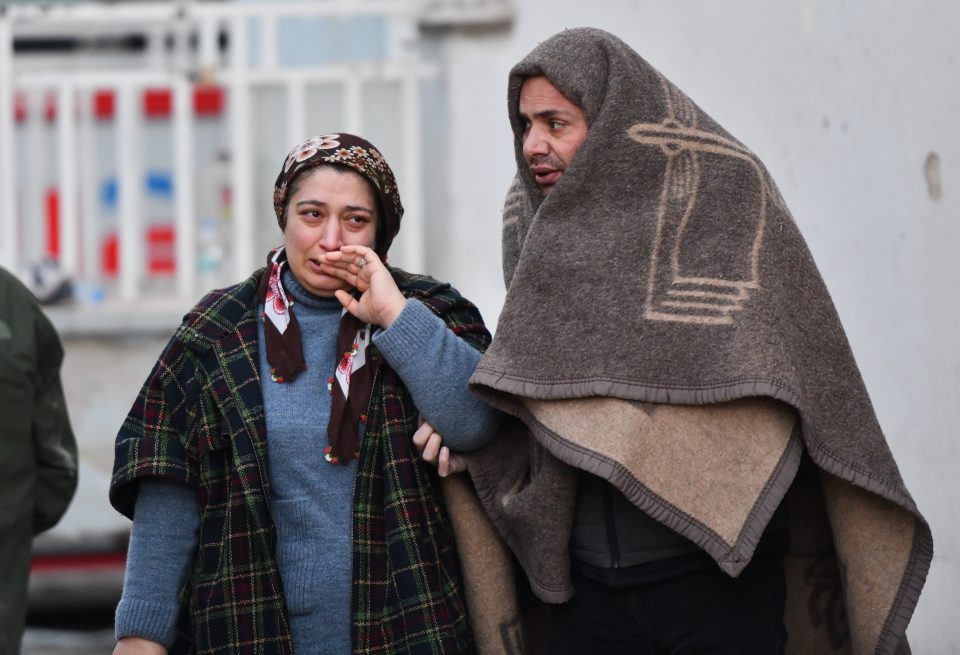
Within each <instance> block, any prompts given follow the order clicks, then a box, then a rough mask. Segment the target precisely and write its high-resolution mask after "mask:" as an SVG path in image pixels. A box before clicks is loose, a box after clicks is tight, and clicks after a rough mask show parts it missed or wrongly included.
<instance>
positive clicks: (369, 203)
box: [283, 166, 378, 296]
mask: <svg viewBox="0 0 960 655" xmlns="http://www.w3.org/2000/svg"><path fill="white" fill-rule="evenodd" d="M295 186H296V188H295V190H294V193H293V194H292V195H291V196H290V197H289V198H288V200H287V208H286V212H287V225H286V228H285V229H284V231H283V236H284V244H285V245H286V249H287V261H288V262H289V263H290V270H291V271H292V272H293V276H294V277H295V278H297V282H299V283H300V284H301V285H303V288H304V289H306V290H307V291H309V292H310V293H312V294H314V295H317V296H333V295H334V293H333V292H334V291H336V290H337V289H349V288H350V287H349V285H348V284H347V283H346V282H344V281H343V280H341V279H340V278H336V277H333V276H330V275H325V274H324V273H322V272H321V271H320V263H321V262H322V261H323V257H324V255H325V254H326V253H328V252H331V251H334V250H339V249H340V246H344V245H357V246H367V247H369V248H373V247H374V243H375V241H376V236H377V218H378V217H377V203H376V199H375V198H374V195H373V190H372V189H371V188H370V185H369V184H368V183H367V181H366V180H365V179H363V178H362V177H361V176H360V175H359V174H358V173H354V172H353V171H347V170H340V169H334V168H331V167H329V166H322V167H320V168H316V169H314V170H312V171H308V172H306V173H304V174H303V175H301V176H300V178H298V179H297V180H296V185H295Z"/></svg>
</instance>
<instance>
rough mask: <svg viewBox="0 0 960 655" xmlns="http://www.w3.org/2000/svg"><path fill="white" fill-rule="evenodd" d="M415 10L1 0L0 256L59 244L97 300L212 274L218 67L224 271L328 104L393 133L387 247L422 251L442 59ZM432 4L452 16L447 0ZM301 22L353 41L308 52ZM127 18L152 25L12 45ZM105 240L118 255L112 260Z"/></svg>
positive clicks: (60, 258)
mask: <svg viewBox="0 0 960 655" xmlns="http://www.w3.org/2000/svg"><path fill="white" fill-rule="evenodd" d="M434 4H438V5H443V4H444V3H437V2H434ZM447 4H449V3H447ZM454 4H456V3H454ZM467 4H470V3H467ZM502 6H503V3H496V2H493V3H490V2H487V3H483V2H479V3H478V2H474V3H473V10H474V11H476V10H477V8H478V7H479V8H480V9H483V10H485V11H487V12H488V15H487V16H486V17H485V18H484V19H488V18H489V12H490V11H491V7H492V8H493V9H492V11H494V13H496V11H498V8H500V9H502ZM447 9H448V10H449V7H447ZM423 11H424V5H422V4H421V3H418V2H415V1H413V0H386V1H378V0H339V1H333V0H327V1H323V2H310V3H297V2H290V3H284V2H271V3H267V2H259V3H224V2H216V3H214V2H210V3H205V2H192V3H191V2H181V3H149V4H140V3H130V4H109V5H94V4H90V5H69V6H63V5H61V6H44V7H36V6H14V7H8V8H7V10H6V12H5V13H2V14H0V109H2V110H0V263H2V265H4V266H5V267H7V268H8V269H11V270H15V271H18V270H19V271H22V269H23V267H24V266H26V265H27V264H29V263H31V262H33V261H36V260H37V259H38V258H40V257H42V256H43V255H51V254H52V255H54V256H55V257H56V260H57V262H58V266H59V268H60V269H61V270H62V271H63V273H65V274H66V275H67V276H69V277H70V278H71V279H73V280H75V281H76V282H77V284H78V287H82V286H83V285H85V284H86V285H95V286H97V287H98V288H99V289H100V292H99V294H98V295H97V296H96V299H97V300H98V301H100V300H101V299H104V298H105V299H106V302H119V303H125V304H127V305H129V304H130V303H134V304H136V303H142V302H144V300H143V299H144V298H146V297H151V298H154V297H157V296H158V295H159V296H169V297H174V298H179V299H186V298H195V297H196V296H198V295H199V294H200V293H202V292H203V291H205V290H206V289H207V288H208V286H209V280H208V279H207V278H206V277H204V271H205V268H204V264H203V261H202V259H203V256H204V251H203V248H204V247H205V244H203V243H199V242H198V237H203V236H204V235H203V234H200V235H198V225H202V223H200V222H198V211H199V210H198V207H202V206H203V204H204V202H205V201H208V200H209V198H208V196H209V195H210V194H215V193H217V190H216V189H214V188H211V187H210V186H209V185H207V184H205V183H204V180H205V179H207V178H209V173H210V170H209V169H210V168H211V167H212V166H214V164H213V163H211V162H212V158H211V157H206V158H198V149H199V148H200V147H201V146H202V145H203V144H204V143H206V142H205V141H204V140H203V139H200V138H199V136H198V131H199V130H201V128H202V124H201V123H200V122H198V117H197V115H196V114H195V111H194V106H193V102H194V94H195V93H196V92H197V88H198V87H206V86H207V85H213V87H214V88H218V89H220V90H221V92H222V97H223V98H224V99H225V105H226V110H225V113H224V115H223V116H222V118H218V119H215V120H216V121H220V122H221V123H222V125H221V127H222V129H221V131H220V135H221V136H220V137H219V138H220V139H221V140H222V141H224V142H223V143H220V144H215V145H214V146H211V145H210V144H209V143H207V145H206V146H204V147H205V148H206V150H208V151H210V152H223V151H224V150H225V151H226V152H227V153H228V159H229V164H228V167H229V170H228V172H227V173H226V178H227V179H226V181H225V183H226V184H227V185H228V186H229V189H230V199H229V204H230V207H229V211H230V219H229V221H226V222H225V223H224V225H223V226H221V227H222V228H223V229H222V230H221V231H220V232H219V233H218V235H217V238H218V239H219V240H220V244H219V247H221V249H225V250H227V252H225V253H223V257H222V261H221V262H220V265H221V266H222V268H223V270H222V271H220V273H221V275H220V278H219V279H218V281H222V282H223V283H226V282H228V281H232V280H236V279H240V278H241V277H243V276H245V275H246V274H248V273H249V272H250V271H251V270H252V269H253V268H255V267H256V265H257V264H258V263H259V260H260V257H261V256H263V255H264V254H265V253H264V252H261V250H262V249H263V248H262V246H264V244H263V243H261V242H262V241H264V240H265V239H268V238H270V237H261V232H263V231H264V230H263V229H262V228H261V227H260V226H259V223H262V222H264V218H265V217H264V216H263V215H262V214H263V212H270V209H269V208H270V205H269V194H270V192H271V191H272V189H271V183H272V179H273V178H272V175H275V172H276V170H277V169H278V167H279V165H280V162H281V160H282V157H283V155H284V154H285V153H286V148H288V147H289V146H291V145H292V144H294V143H298V142H300V141H301V140H303V139H304V138H305V137H307V136H310V134H309V133H308V132H310V130H312V129H322V127H325V126H326V125H323V126H316V127H315V126H314V123H315V121H314V120H313V119H314V118H315V115H321V114H322V115H325V116H328V117H334V118H336V119H339V120H340V121H341V122H340V123H339V124H337V125H332V126H330V127H333V128H335V129H341V130H345V131H350V132H356V133H360V134H364V135H365V136H368V137H369V138H371V140H373V141H374V142H375V143H378V145H380V146H381V149H383V150H384V151H385V154H386V155H387V157H388V159H389V160H390V161H391V164H392V165H393V166H394V167H395V169H396V170H397V174H398V178H399V180H400V184H401V188H402V190H403V199H404V205H405V207H406V209H407V212H406V215H405V219H404V230H403V233H402V235H401V236H402V238H401V239H400V240H398V243H397V246H396V247H395V251H394V252H393V253H392V261H395V262H399V263H400V264H401V265H403V266H405V267H409V268H412V269H420V268H422V266H423V263H424V252H423V248H424V223H423V212H422V206H423V197H422V195H423V181H422V179H421V178H422V173H421V171H422V156H423V155H422V130H423V127H422V124H421V107H420V102H421V100H420V98H421V85H422V83H423V81H424V80H429V79H433V78H435V77H436V75H437V70H436V67H435V66H434V65H432V64H430V63H424V61H423V60H422V58H421V57H420V56H419V53H418V47H417V46H418V20H419V18H418V17H422V16H423ZM431 15H432V16H433V20H434V21H435V22H437V21H440V22H442V16H443V14H442V12H440V11H439V9H436V8H435V11H434V12H433V13H432V14H431ZM310 21H319V22H316V23H310ZM323 21H326V23H323ZM357 21H360V23H359V24H360V25H361V26H363V25H367V26H368V27H369V25H374V26H375V27H376V29H373V30H370V29H368V30H367V33H366V34H363V33H361V34H360V37H357V38H360V39H364V38H365V39H367V40H368V41H369V42H368V43H366V45H364V44H360V45H359V46H357V47H354V45H353V44H352V42H351V41H350V39H352V38H354V37H353V36H351V34H350V28H351V26H355V25H356V24H358V23H357ZM363 21H367V22H366V23H363ZM371 21H372V22H371ZM297 24H300V25H301V27H302V25H303V24H314V25H325V27H324V30H320V31H322V32H323V33H325V34H327V35H330V34H331V33H333V32H335V31H336V30H337V29H339V28H343V30H344V33H343V34H342V35H340V36H338V37H337V38H338V39H339V40H338V41H337V43H339V44H340V45H341V46H342V47H343V48H344V50H351V49H352V51H351V52H352V53H353V55H356V52H360V53H361V56H352V57H351V56H349V55H350V53H349V52H348V53H347V54H346V55H345V56H344V57H343V58H338V57H336V56H334V57H328V58H327V60H325V61H321V62H309V61H308V62H307V63H306V64H305V65H304V64H303V63H301V62H298V61H297V60H296V56H293V57H291V56H290V54H289V50H290V46H291V43H290V40H291V39H297V38H302V36H303V30H302V29H301V30H300V32H299V34H300V37H297V36H293V37H291V36H289V35H288V33H289V32H290V30H291V25H293V26H296V25H297ZM285 30H286V31H285ZM131 32H135V33H140V34H143V35H145V39H146V42H147V43H146V47H145V48H144V49H143V52H142V53H139V54H138V55H137V56H130V57H123V56H113V57H112V58H110V57H107V58H104V57H99V58H98V57H93V56H85V54H84V53H82V52H81V53H78V54H77V55H76V57H75V58H74V57H53V58H47V59H45V58H44V57H40V56H33V57H28V56H26V55H21V54H18V53H15V51H14V42H15V40H16V39H17V38H19V37H24V36H32V37H36V36H41V37H42V36H43V35H57V34H61V33H67V34H74V35H76V34H79V35H88V36H91V35H92V36H102V35H110V34H127V33H131ZM361 32H362V30H361ZM301 45H303V44H301ZM316 45H317V46H318V47H319V46H320V45H322V44H320V43H317V44H316ZM327 45H328V46H329V44H327ZM306 46H307V48H308V49H309V47H310V46H311V44H309V43H307V44H306ZM364 48H366V51H364ZM327 49H328V50H329V47H328V48H327ZM365 52H366V54H364V53H365ZM328 54H329V53H328ZM335 54H336V53H335ZM74 59H75V60H74ZM308 59H309V58H308ZM157 89H160V90H163V91H164V92H165V93H167V94H168V96H167V97H168V98H169V99H171V103H170V104H171V107H170V112H169V115H168V117H167V118H165V119H164V120H165V121H166V122H165V123H164V128H163V130H161V131H160V132H157V130H156V128H155V121H152V120H151V119H150V118H148V117H145V116H144V112H143V110H142V107H143V103H144V93H149V92H151V90H157ZM271 93H273V94H279V96H278V97H279V100H277V101H275V102H273V104H272V105H271V104H270V103H269V102H266V101H264V100H263V98H264V97H269V96H270V94H271ZM103 94H107V97H108V99H110V100H111V101H113V102H114V104H115V106H114V108H113V110H112V116H113V118H112V121H108V122H109V125H108V126H107V127H104V119H103V117H102V116H98V115H97V109H96V108H95V104H96V101H97V98H98V97H103ZM18 103H19V105H18ZM14 106H20V108H21V109H23V110H24V111H23V112H21V114H23V115H19V116H18V112H15V111H12V108H13V107H14ZM271 107H272V109H271ZM44 114H45V115H44ZM255 115H256V116H255ZM209 140H210V137H207V139H206V141H209ZM164 150H165V151H169V157H168V159H169V161H168V162H167V167H168V169H169V171H170V179H169V180H168V181H167V182H165V183H164V184H166V185H167V187H166V188H167V190H168V191H169V198H168V200H169V204H170V207H169V214H170V216H169V226H168V229H166V230H165V231H164V232H163V233H162V234H164V235H165V237H166V239H167V240H166V241H163V242H160V243H153V242H151V241H150V240H149V234H151V233H150V232H149V230H148V229H147V228H149V227H150V221H151V220H156V217H151V216H150V211H149V205H150V203H151V202H153V201H152V200H151V199H150V197H149V196H148V195H147V194H146V192H145V190H144V182H143V180H144V175H145V174H146V173H148V172H149V171H147V170H145V169H146V168H147V166H146V163H145V162H147V161H148V160H149V159H150V158H151V157H154V158H155V157H156V156H157V152H158V151H164ZM266 150H270V151H269V152H266ZM104 162H107V163H104ZM220 165H225V164H224V163H223V162H222V161H221V163H220ZM105 169H112V171H113V172H114V173H113V174H114V177H115V179H114V180H112V181H111V183H110V184H105V183H104V181H103V179H102V178H103V177H104V170H105ZM51 189H53V192H54V200H53V201H52V202H53V206H52V207H51V197H50V194H51ZM105 198H107V200H109V203H107V202H106V201H105ZM111 214H112V216H111ZM41 217H45V219H43V218H41ZM266 223H268V224H269V223H272V219H269V218H268V219H267V220H266ZM105 225H106V226H107V228H105ZM267 229H269V230H273V232H274V233H275V231H276V228H275V227H273V226H272V225H270V226H269V228H267ZM265 234H270V233H269V232H265ZM274 236H275V237H276V239H279V236H278V235H276V234H274ZM200 240H202V239H200ZM163 247H167V248H169V249H171V250H172V252H170V253H166V254H163V253H161V255H162V256H163V257H166V258H169V259H172V261H173V265H172V266H170V267H169V268H166V269H162V270H161V271H160V273H157V271H154V270H152V269H150V268H149V267H148V266H147V265H146V264H145V262H147V261H148V260H150V258H151V257H155V256H156V255H157V253H156V252H151V250H156V249H157V248H161V249H162V248H163ZM51 250H53V252H50V251H51ZM105 257H106V258H108V259H109V258H110V257H114V258H115V261H111V262H109V265H105V263H104V258H105ZM154 278H162V279H160V281H159V282H158V280H157V279H154Z"/></svg>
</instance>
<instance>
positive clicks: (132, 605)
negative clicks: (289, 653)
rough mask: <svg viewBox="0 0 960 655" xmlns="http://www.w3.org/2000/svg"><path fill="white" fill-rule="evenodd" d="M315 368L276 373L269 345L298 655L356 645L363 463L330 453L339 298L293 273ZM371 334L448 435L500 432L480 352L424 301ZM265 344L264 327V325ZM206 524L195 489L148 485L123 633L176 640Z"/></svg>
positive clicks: (288, 278)
mask: <svg viewBox="0 0 960 655" xmlns="http://www.w3.org/2000/svg"><path fill="white" fill-rule="evenodd" d="M283 281H284V287H285V289H286V290H287V292H288V293H289V295H291V296H292V297H293V299H294V303H295V309H294V311H295V312H296V314H297V321H298V322H299V324H300V330H301V334H302V339H303V347H304V355H305V359H306V364H307V369H306V371H304V372H303V373H301V374H300V375H299V376H298V377H297V379H296V380H294V381H293V382H286V383H284V384H276V383H273V382H271V380H270V367H269V364H268V363H267V360H266V349H265V348H262V347H261V348H260V376H261V379H262V380H263V381H264V382H263V385H264V386H263V397H264V407H265V413H266V425H267V435H268V437H267V454H268V457H267V459H268V466H269V469H270V470H269V474H270V480H271V488H270V508H271V512H272V514H273V519H274V522H275V524H276V526H277V562H278V565H279V567H280V575H281V578H282V580H283V588H284V596H285V598H286V602H287V608H288V611H289V615H290V622H291V633H292V635H293V642H294V643H293V645H294V652H296V653H298V655H300V654H305V653H306V654H310V653H317V654H328V653H329V654H331V655H333V654H336V655H342V653H349V652H350V592H351V569H352V561H351V555H352V543H351V540H352V535H351V508H352V496H353V483H354V476H355V474H356V462H355V461H352V462H351V463H350V464H348V465H340V464H338V465H333V464H330V463H328V462H327V461H326V460H325V459H324V455H323V449H324V447H325V446H326V444H327V424H328V423H329V419H330V406H331V403H330V396H329V393H328V392H327V379H328V378H329V377H331V376H332V375H333V372H334V367H335V364H336V361H337V359H336V355H337V353H336V345H337V344H336V341H337V333H338V329H339V324H340V314H341V309H342V308H341V305H340V303H339V302H338V301H337V300H336V299H327V298H318V297H316V296H313V295H311V294H309V293H308V292H307V291H305V290H304V289H303V288H302V287H301V286H300V285H299V284H298V283H297V281H296V280H295V279H294V278H293V276H292V275H291V274H290V273H289V271H287V272H286V273H285V274H284V280H283ZM373 341H374V343H375V344H376V346H377V348H378V349H379V350H380V352H381V353H382V354H383V356H384V359H385V360H386V361H387V363H388V364H389V365H390V366H391V367H392V368H393V369H394V370H395V371H396V372H397V374H398V375H399V376H400V378H401V379H402V380H403V381H404V383H405V384H406V385H407V388H408V389H409V391H410V393H411V395H412V396H413V399H414V401H415V402H416V405H417V408H418V409H419V410H420V412H421V414H422V415H423V416H424V418H425V419H426V420H428V421H429V422H430V423H431V424H432V425H433V426H434V427H435V428H436V429H437V431H438V432H440V433H441V434H443V435H444V442H445V443H446V444H447V445H450V446H451V447H452V448H454V449H457V450H469V449H472V448H477V447H479V446H481V445H483V443H485V441H486V440H487V439H489V437H490V436H491V435H492V434H493V429H494V428H495V427H496V423H497V422H498V421H499V420H500V416H499V414H498V413H497V412H496V411H495V410H493V409H491V408H489V407H488V406H487V405H485V404H484V403H482V402H481V401H480V400H478V399H477V398H476V397H474V396H473V395H472V394H471V393H470V392H469V391H468V390H467V379H468V378H469V377H470V375H471V374H472V373H473V369H474V368H475V367H476V365H477V362H478V361H479V360H480V353H478V352H477V351H476V350H474V349H473V348H471V347H470V346H469V345H467V344H466V343H464V342H463V341H462V340H461V339H459V338H458V337H457V336H456V335H454V334H453V333H452V332H451V331H450V330H448V329H447V327H446V325H445V324H444V323H443V321H442V320H440V319H439V318H437V317H436V316H435V315H434V314H433V313H432V312H430V310H429V309H427V308H426V307H425V306H424V305H423V304H422V303H420V302H419V301H417V300H412V299H411V300H407V302H406V305H405V306H404V309H403V311H402V312H401V314H400V316H399V317H398V318H397V320H396V321H395V322H394V323H393V324H392V325H391V326H390V328H389V329H387V330H380V331H377V332H376V333H375V334H374V335H373ZM260 343H261V344H262V343H263V322H262V318H261V324H260ZM199 525H200V519H199V511H198V508H197V502H196V499H195V497H194V495H193V492H192V490H190V489H188V488H186V487H179V486H176V485H174V484H171V483H166V482H155V481H146V482H144V483H142V485H141V490H140V495H139V496H138V498H137V504H136V512H135V517H134V522H133V531H132V534H131V539H130V548H129V552H128V557H127V572H126V578H125V580H124V589H123V597H122V598H121V600H120V604H119V605H118V607H117V615H116V635H117V638H118V639H119V638H121V637H125V636H139V637H143V638H145V639H150V640H151V641H155V642H158V643H160V644H163V645H165V646H167V647H169V646H170V645H171V644H172V643H173V640H174V637H175V622H176V615H177V608H178V605H177V595H178V593H179V591H180V589H181V588H182V587H183V585H184V583H185V582H186V578H187V575H188V573H189V569H190V564H191V562H192V559H193V556H194V552H195V550H196V547H197V543H198V531H199Z"/></svg>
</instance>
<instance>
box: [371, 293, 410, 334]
mask: <svg viewBox="0 0 960 655" xmlns="http://www.w3.org/2000/svg"><path fill="white" fill-rule="evenodd" d="M406 305H407V299H406V298H404V297H403V294H402V293H400V291H399V290H398V291H397V295H396V297H394V298H392V299H391V300H390V302H389V303H387V306H386V307H385V308H384V309H383V311H382V312H380V320H379V321H377V323H378V324H379V325H380V327H382V328H383V329H384V330H386V329H387V328H388V327H390V326H391V325H393V323H394V321H396V320H397V317H398V316H400V314H401V313H402V312H403V308H404V307H406Z"/></svg>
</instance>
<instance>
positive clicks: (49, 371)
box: [32, 308, 77, 534]
mask: <svg viewBox="0 0 960 655" xmlns="http://www.w3.org/2000/svg"><path fill="white" fill-rule="evenodd" d="M37 312H38V315H39V318H38V320H37V336H36V343H37V355H38V358H37V364H38V366H37V368H38V374H39V375H38V384H37V387H36V391H35V398H34V412H33V429H32V434H33V449H34V456H35V460H36V472H37V484H36V488H35V495H34V509H33V533H34V534H38V533H40V532H43V531H44V530H47V529H49V528H51V527H53V526H54V525H55V524H56V522H57V521H59V520H60V517H61V516H63V514H64V512H66V511H67V507H68V506H69V505H70V500H71V499H72V498H73V494H74V491H76V488H77V442H76V439H75V438H74V436H73V430H71V429H70V419H69V417H68V416H67V404H66V400H65V399H64V396H63V386H62V385H61V383H60V364H61V362H62V361H63V348H62V347H61V345H60V339H59V337H58V336H57V333H56V331H55V330H54V328H53V325H51V324H50V321H49V320H47V318H46V317H45V316H43V314H42V313H40V311H39V308H38V310H37Z"/></svg>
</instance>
